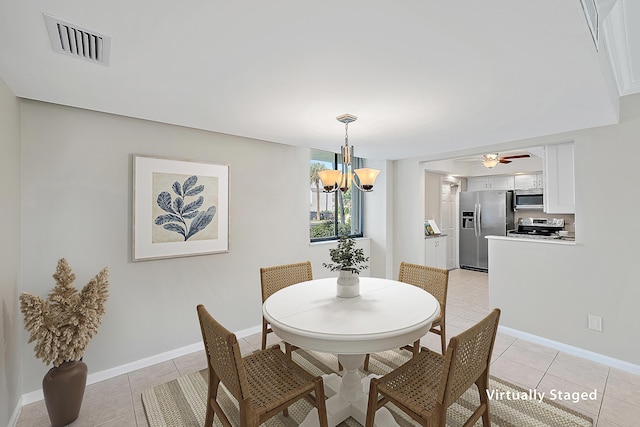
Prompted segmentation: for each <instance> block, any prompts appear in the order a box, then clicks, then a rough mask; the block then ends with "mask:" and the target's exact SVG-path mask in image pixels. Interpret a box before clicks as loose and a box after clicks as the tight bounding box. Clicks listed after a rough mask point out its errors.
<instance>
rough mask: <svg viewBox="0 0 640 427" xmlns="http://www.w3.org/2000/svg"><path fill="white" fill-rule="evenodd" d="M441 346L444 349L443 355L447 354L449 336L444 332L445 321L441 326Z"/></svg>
mask: <svg viewBox="0 0 640 427" xmlns="http://www.w3.org/2000/svg"><path fill="white" fill-rule="evenodd" d="M440 346H441V347H442V355H443V356H444V354H445V353H446V352H447V335H446V333H445V331H444V319H442V323H441V324H440Z"/></svg>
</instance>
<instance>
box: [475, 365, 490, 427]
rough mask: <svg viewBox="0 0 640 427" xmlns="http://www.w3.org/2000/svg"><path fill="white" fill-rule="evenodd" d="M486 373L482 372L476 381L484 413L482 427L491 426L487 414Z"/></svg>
mask: <svg viewBox="0 0 640 427" xmlns="http://www.w3.org/2000/svg"><path fill="white" fill-rule="evenodd" d="M488 376H489V375H488V372H486V371H485V372H484V373H483V374H482V375H480V378H478V380H477V381H476V386H478V392H479V393H480V405H484V407H485V408H484V412H483V413H482V425H483V426H484V427H490V426H491V414H490V413H489V398H488V396H487V387H488V386H489V381H488Z"/></svg>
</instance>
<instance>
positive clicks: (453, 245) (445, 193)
mask: <svg viewBox="0 0 640 427" xmlns="http://www.w3.org/2000/svg"><path fill="white" fill-rule="evenodd" d="M440 189H441V191H440V220H441V222H442V225H441V231H442V233H443V234H446V235H447V270H452V269H454V268H458V191H459V189H460V183H459V182H457V181H455V180H452V179H451V178H450V177H443V178H440Z"/></svg>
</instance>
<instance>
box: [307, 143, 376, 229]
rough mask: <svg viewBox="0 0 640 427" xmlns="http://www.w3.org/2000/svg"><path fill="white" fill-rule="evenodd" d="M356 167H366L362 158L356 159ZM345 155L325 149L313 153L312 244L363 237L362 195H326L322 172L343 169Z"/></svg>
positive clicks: (337, 192) (310, 203)
mask: <svg viewBox="0 0 640 427" xmlns="http://www.w3.org/2000/svg"><path fill="white" fill-rule="evenodd" d="M352 163H353V167H354V168H355V169H357V168H359V167H362V166H361V165H362V164H363V161H362V159H359V158H354V159H353V162H352ZM341 167H342V163H341V155H340V154H336V153H332V152H329V151H322V150H314V149H312V150H311V159H310V162H309V234H310V238H311V241H312V242H315V241H321V240H333V239H337V238H338V236H341V235H343V234H348V235H350V236H355V237H358V236H362V235H363V233H362V212H363V209H362V200H363V199H362V196H363V194H362V192H360V191H358V190H355V191H352V188H351V186H350V187H349V190H347V191H346V192H345V193H343V192H342V191H336V192H335V193H325V192H324V191H323V189H322V181H321V180H320V178H319V177H318V172H319V171H321V170H325V169H340V168H341Z"/></svg>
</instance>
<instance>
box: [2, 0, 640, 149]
mask: <svg viewBox="0 0 640 427" xmlns="http://www.w3.org/2000/svg"><path fill="white" fill-rule="evenodd" d="M598 4H599V6H600V7H601V8H602V13H601V15H604V14H605V13H606V12H608V10H605V9H610V7H611V5H613V4H615V7H614V8H613V11H612V12H611V13H610V14H608V17H607V18H606V20H605V22H604V26H603V27H604V30H603V31H602V32H601V39H600V46H599V51H596V49H595V47H594V43H593V41H592V39H591V35H590V33H589V29H588V26H587V24H586V20H585V18H584V15H583V13H582V9H581V3H580V0H529V1H523V0H483V1H477V0H461V1H456V2H452V1H441V0H407V1H404V2H391V1H382V0H380V1H371V0H369V1H365V0H355V1H346V0H345V1H341V2H337V1H332V0H328V1H323V2H313V3H311V2H296V1H293V0H289V1H284V0H272V1H269V2H266V1H258V0H250V1H221V0H208V1H198V0H186V1H170V0H153V1H152V0H137V1H129V0H126V1H125V0H112V1H108V2H99V3H97V2H92V1H86V0H65V1H62V0H29V1H14V0H0V77H1V78H2V79H3V80H4V81H5V82H6V83H7V84H8V85H9V87H10V88H11V90H12V91H13V92H14V93H15V94H16V95H17V96H19V97H23V98H29V99H35V100H42V101H47V102H53V103H57V104H62V105H69V106H75V107H80V108H86V109H90V110H96V111H102V112H108V113H114V114H119V115H124V116H131V117H136V118H142V119H148V120H154V121H158V122H165V123H172V124H176V125H182V126H188V127H193V128H198V129H205V130H211V131H217V132H223V133H229V134H234V135H241V136H245V137H251V138H258V139H263V140H267V141H273V142H279V143H284V144H291V145H299V146H305V147H314V148H321V149H328V150H331V151H336V150H338V149H339V145H341V144H342V143H343V136H344V128H343V125H342V124H341V123H339V122H337V121H336V120H335V117H336V116H338V115H340V114H344V113H351V114H354V115H356V116H358V117H359V119H358V121H356V122H355V123H352V124H351V125H350V126H349V140H350V143H351V144H353V145H354V146H355V147H356V154H357V155H360V156H364V157H368V158H376V159H399V158H407V157H417V156H429V155H434V154H437V153H446V152H452V151H456V150H466V149H470V148H473V147H480V146H486V145H491V144H499V143H503V142H507V141H513V140H518V139H523V138H529V137H535V136H541V135H548V134H554V133H558V132H562V131H569V130H575V129H581V128H589V127H594V126H601V125H606V124H611V123H615V122H616V121H617V97H618V93H620V94H623V95H624V94H630V93H635V92H640V25H638V24H640V2H638V1H637V0H618V1H617V2H616V0H598ZM44 13H46V14H49V15H52V16H54V17H57V18H60V19H62V20H64V21H67V22H70V23H72V24H75V25H77V26H79V27H82V28H84V29H87V30H91V31H96V32H99V33H102V34H105V35H108V36H111V38H112V48H111V54H110V64H109V65H108V66H103V65H97V64H93V63H90V62H88V61H84V60H81V59H77V58H73V57H70V56H67V55H63V54H59V53H56V52H54V51H53V50H52V47H51V43H50V41H49V37H48V35H47V30H46V26H45V22H44V18H43V14H44ZM631 24H635V25H631ZM610 57H613V61H611V64H612V68H610V67H609V58H610ZM603 59H604V60H603ZM612 69H613V72H612ZM612 76H615V77H616V81H615V82H617V83H614V84H617V88H615V87H614V86H611V85H608V83H609V82H614V80H612ZM612 87H614V94H613V97H612V96H611V94H612V92H611V88H612ZM616 92H617V93H616ZM612 99H613V102H611V101H612ZM88 143H90V142H88ZM176 143H179V141H176Z"/></svg>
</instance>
